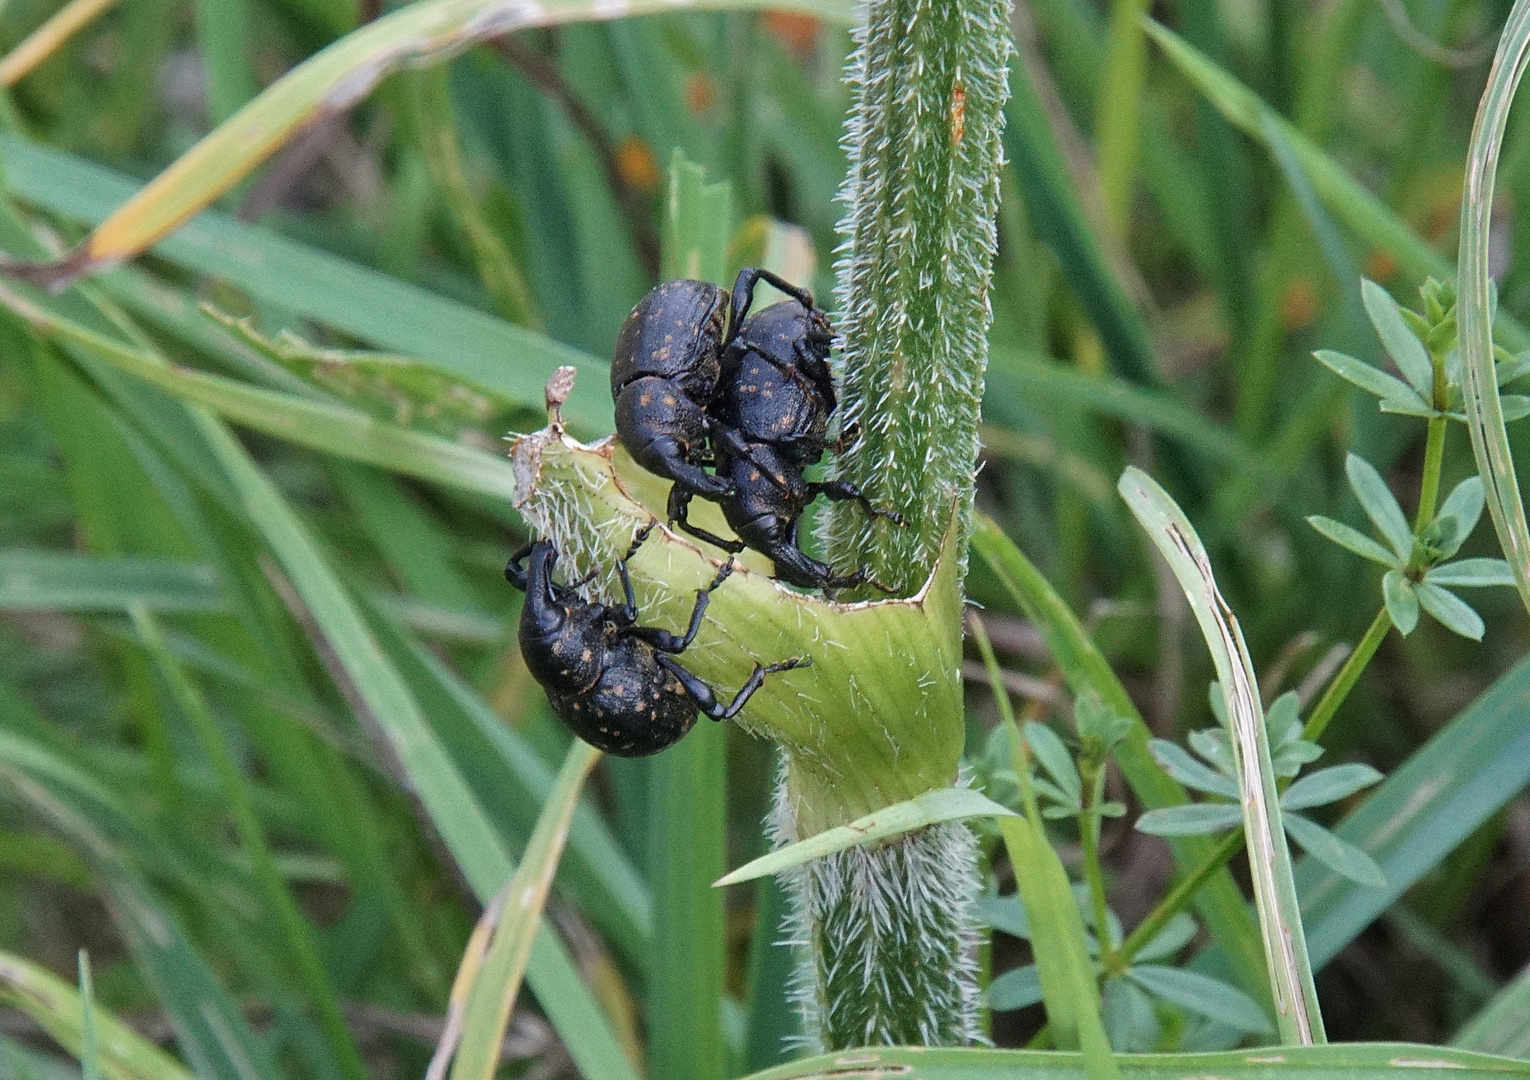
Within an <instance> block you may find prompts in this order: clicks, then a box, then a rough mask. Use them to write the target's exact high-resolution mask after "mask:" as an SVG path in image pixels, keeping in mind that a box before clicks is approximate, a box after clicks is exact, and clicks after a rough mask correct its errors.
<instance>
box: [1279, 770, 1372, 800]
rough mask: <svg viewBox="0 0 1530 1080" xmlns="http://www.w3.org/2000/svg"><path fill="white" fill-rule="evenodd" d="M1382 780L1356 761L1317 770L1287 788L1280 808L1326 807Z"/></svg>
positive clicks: (1281, 798)
mask: <svg viewBox="0 0 1530 1080" xmlns="http://www.w3.org/2000/svg"><path fill="white" fill-rule="evenodd" d="M1383 779H1384V777H1382V775H1381V774H1380V773H1379V772H1377V771H1376V770H1375V769H1373V768H1371V767H1370V766H1369V765H1366V764H1364V763H1362V762H1358V761H1356V762H1351V763H1350V764H1348V765H1335V766H1334V767H1333V768H1331V769H1319V770H1318V771H1317V772H1315V773H1309V774H1308V775H1306V776H1304V777H1302V778H1301V779H1300V780H1298V781H1297V782H1296V783H1294V784H1292V785H1291V786H1290V787H1288V788H1287V789H1286V791H1285V794H1284V795H1282V796H1281V797H1280V805H1281V806H1282V807H1284V808H1285V809H1287V810H1306V809H1308V808H1309V807H1313V806H1327V805H1328V804H1329V803H1332V802H1338V801H1339V800H1340V799H1347V798H1349V797H1350V796H1351V795H1353V794H1354V793H1355V792H1357V791H1363V790H1365V789H1366V788H1368V787H1370V786H1371V785H1373V784H1379V783H1381V781H1382V780H1383Z"/></svg>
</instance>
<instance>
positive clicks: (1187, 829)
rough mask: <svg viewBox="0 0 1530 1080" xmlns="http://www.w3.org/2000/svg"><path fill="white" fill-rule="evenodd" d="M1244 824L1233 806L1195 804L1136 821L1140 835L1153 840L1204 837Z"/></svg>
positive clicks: (1161, 811) (1150, 811) (1152, 814)
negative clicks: (1167, 837) (1172, 837)
mask: <svg viewBox="0 0 1530 1080" xmlns="http://www.w3.org/2000/svg"><path fill="white" fill-rule="evenodd" d="M1242 824H1243V812H1242V811H1241V810H1239V809H1238V807H1237V805H1236V804H1232V803H1192V804H1191V805H1189V806H1169V807H1165V808H1164V809H1162V810H1149V811H1148V812H1147V813H1145V814H1143V815H1142V816H1141V817H1139V818H1138V819H1137V831H1138V832H1145V833H1148V834H1149V835H1151V836H1205V835H1207V834H1208V833H1219V832H1225V831H1226V830H1228V829H1236V828H1237V827H1238V826H1239V825H1242Z"/></svg>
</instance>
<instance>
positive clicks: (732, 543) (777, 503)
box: [669, 443, 903, 589]
mask: <svg viewBox="0 0 1530 1080" xmlns="http://www.w3.org/2000/svg"><path fill="white" fill-rule="evenodd" d="M750 451H751V454H750V457H748V458H744V457H734V456H733V455H731V454H726V453H724V454H719V455H718V459H717V473H718V475H719V476H726V477H728V479H730V480H732V481H733V483H734V485H735V490H734V493H733V494H732V495H729V496H726V497H724V498H722V499H719V500H717V503H718V505H719V506H720V507H721V508H722V512H723V517H724V518H726V519H727V522H728V526H729V527H730V528H731V529H732V530H733V531H734V533H735V534H737V536H738V539H737V540H725V539H724V538H722V537H720V536H715V535H713V534H712V533H709V532H707V531H706V530H705V529H702V528H699V527H697V526H695V525H692V524H691V522H690V520H689V518H688V517H687V513H688V511H689V509H690V502H691V495H690V492H688V491H682V490H681V489H680V487H679V486H678V485H677V486H675V487H674V488H673V489H672V490H671V491H670V493H669V516H670V519H671V520H672V521H674V522H675V524H677V525H679V526H680V528H682V529H684V530H685V531H686V532H688V533H690V534H691V535H692V536H694V537H697V538H698V539H701V540H705V541H706V542H707V543H709V544H715V545H716V546H717V547H720V548H722V549H723V550H724V551H729V552H733V553H734V554H737V553H738V552H740V551H743V550H744V548H746V547H750V548H753V549H754V550H755V551H758V552H761V553H762V554H764V555H765V556H767V557H768V558H769V559H770V560H771V561H772V562H773V563H775V564H776V577H778V578H780V579H781V580H782V581H786V582H790V583H791V584H793V585H799V586H801V587H802V588H805V589H848V588H852V587H854V586H856V585H864V584H867V583H868V582H869V583H870V584H872V585H875V586H876V587H877V588H879V589H882V588H885V587H884V586H882V585H880V584H878V583H877V582H876V581H874V580H873V579H872V577H871V571H870V570H868V569H867V568H866V567H864V566H862V567H860V568H858V569H856V570H854V571H853V572H851V573H849V574H836V573H835V572H834V568H833V567H831V566H829V565H828V564H827V563H822V562H819V561H818V560H817V559H815V558H813V557H812V556H811V555H808V554H807V553H806V552H805V551H803V550H802V549H801V548H800V547H798V546H797V519H798V518H800V517H801V516H802V512H803V511H804V510H806V509H807V507H808V504H809V503H811V502H812V501H813V500H814V499H816V498H817V497H818V496H819V495H824V496H827V497H828V498H830V499H834V500H836V501H848V500H854V501H856V502H859V503H860V504H861V506H862V507H864V508H865V510H866V512H867V513H868V514H870V515H872V516H873V517H885V518H888V519H889V520H891V521H893V522H895V523H897V524H899V525H901V524H903V515H902V514H899V513H896V512H894V511H890V510H879V509H878V508H877V507H875V506H873V505H872V504H871V502H870V500H868V499H867V498H866V496H864V495H862V494H861V492H860V489H859V488H857V487H855V486H854V485H853V484H848V483H846V482H844V481H842V480H821V481H812V482H810V481H807V480H805V479H803V477H802V470H801V469H799V468H798V467H797V466H796V464H795V463H794V462H792V461H791V460H789V459H788V458H787V457H786V456H785V455H784V454H783V453H782V452H781V451H779V450H777V449H776V448H775V447H774V446H771V445H770V444H768V443H758V444H754V445H752V446H751V447H750ZM761 464H763V465H764V466H765V467H764V468H761Z"/></svg>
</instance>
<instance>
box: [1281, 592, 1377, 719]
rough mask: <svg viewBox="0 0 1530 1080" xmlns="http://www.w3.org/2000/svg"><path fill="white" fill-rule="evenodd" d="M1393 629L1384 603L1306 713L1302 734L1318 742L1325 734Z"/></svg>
mask: <svg viewBox="0 0 1530 1080" xmlns="http://www.w3.org/2000/svg"><path fill="white" fill-rule="evenodd" d="M1390 629H1392V617H1391V616H1390V615H1388V614H1387V609H1386V608H1385V607H1383V608H1382V609H1381V610H1380V611H1378V612H1376V617H1375V618H1374V619H1372V620H1371V625H1370V629H1368V630H1366V632H1365V636H1364V637H1363V638H1361V639H1360V644H1358V645H1356V646H1355V651H1354V652H1352V653H1350V654H1349V658H1348V659H1346V660H1345V661H1344V666H1343V667H1341V668H1340V669H1339V673H1338V674H1337V675H1335V676H1334V677H1333V681H1332V682H1330V683H1329V684H1328V689H1327V690H1324V691H1323V696H1322V697H1321V698H1319V699H1318V703H1317V705H1316V706H1314V707H1313V710H1312V714H1311V715H1310V716H1308V717H1307V724H1306V726H1305V727H1303V728H1302V738H1304V739H1306V740H1308V741H1309V742H1317V741H1318V740H1319V739H1321V738H1322V737H1323V732H1324V731H1325V730H1326V729H1327V728H1328V723H1329V721H1330V720H1332V719H1333V717H1334V714H1335V713H1336V712H1338V711H1339V706H1340V705H1343V704H1344V699H1345V698H1346V697H1348V696H1349V692H1350V690H1352V689H1353V688H1354V685H1355V682H1356V681H1357V680H1358V679H1359V678H1360V673H1361V672H1363V671H1364V670H1365V668H1366V665H1367V664H1369V663H1370V662H1371V657H1373V656H1375V655H1376V650H1377V649H1378V648H1380V646H1381V642H1382V641H1383V640H1384V639H1385V638H1386V636H1387V631H1388V630H1390Z"/></svg>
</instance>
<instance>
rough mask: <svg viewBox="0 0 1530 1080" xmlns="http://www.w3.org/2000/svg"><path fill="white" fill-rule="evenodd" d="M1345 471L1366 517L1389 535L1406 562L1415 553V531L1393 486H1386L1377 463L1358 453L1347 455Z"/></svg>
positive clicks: (1394, 546)
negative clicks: (1394, 493)
mask: <svg viewBox="0 0 1530 1080" xmlns="http://www.w3.org/2000/svg"><path fill="white" fill-rule="evenodd" d="M1344 472H1345V474H1346V475H1347V476H1348V477H1349V486H1350V488H1351V489H1352V490H1353V491H1354V493H1355V498H1357V499H1359V500H1360V508H1361V509H1362V510H1364V511H1365V515H1366V517H1368V518H1370V519H1371V523H1372V524H1373V525H1375V526H1376V528H1377V530H1378V531H1379V532H1380V533H1381V535H1382V536H1384V537H1386V539H1387V543H1389V544H1391V545H1392V550H1393V551H1394V552H1396V553H1397V557H1398V558H1399V559H1401V560H1403V561H1406V560H1407V558H1408V556H1409V555H1410V554H1412V552H1413V530H1412V529H1410V528H1409V527H1408V519H1407V517H1405V516H1404V515H1403V512H1402V507H1400V506H1398V505H1397V499H1396V497H1395V496H1393V494H1392V489H1391V488H1389V487H1387V482H1386V481H1385V480H1383V479H1382V478H1381V474H1380V473H1379V472H1377V471H1376V468H1375V466H1373V465H1372V464H1371V463H1370V462H1369V461H1366V460H1365V459H1364V458H1362V457H1358V456H1356V455H1355V454H1349V455H1347V456H1346V457H1345V459H1344Z"/></svg>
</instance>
